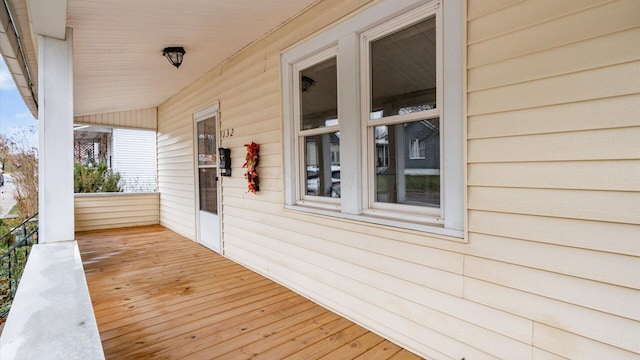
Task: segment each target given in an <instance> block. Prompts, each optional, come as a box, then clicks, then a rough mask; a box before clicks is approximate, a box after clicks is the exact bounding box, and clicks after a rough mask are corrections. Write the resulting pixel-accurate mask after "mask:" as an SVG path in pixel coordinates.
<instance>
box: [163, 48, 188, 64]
mask: <svg viewBox="0 0 640 360" xmlns="http://www.w3.org/2000/svg"><path fill="white" fill-rule="evenodd" d="M184 54H185V51H184V48H183V47H182V46H179V47H178V46H173V47H167V48H164V50H162V55H163V56H164V57H166V58H167V60H169V62H170V63H171V65H173V66H175V67H176V68H179V67H180V65H182V57H183V56H184Z"/></svg>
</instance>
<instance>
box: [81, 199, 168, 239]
mask: <svg viewBox="0 0 640 360" xmlns="http://www.w3.org/2000/svg"><path fill="white" fill-rule="evenodd" d="M159 198H160V195H159V194H158V193H147V194H130V193H98V194H75V225H76V231H88V230H100V229H114V228H119V227H128V226H141V225H154V224H158V223H159V222H160V217H159V213H160V210H159V209H160V201H159Z"/></svg>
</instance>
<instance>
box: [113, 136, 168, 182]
mask: <svg viewBox="0 0 640 360" xmlns="http://www.w3.org/2000/svg"><path fill="white" fill-rule="evenodd" d="M112 140H113V144H112V150H111V169H113V171H117V172H119V173H120V184H121V186H122V188H123V191H124V192H151V191H156V190H157V185H156V133H155V131H146V130H138V129H135V130H134V129H119V128H116V129H113V132H112Z"/></svg>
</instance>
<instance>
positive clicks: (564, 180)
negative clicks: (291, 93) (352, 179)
mask: <svg viewBox="0 0 640 360" xmlns="http://www.w3.org/2000/svg"><path fill="white" fill-rule="evenodd" d="M378 3H379V2H377V1H367V0H324V1H321V2H319V3H318V4H317V5H316V6H314V7H313V8H311V9H310V10H309V11H307V12H305V13H303V14H301V15H300V16H299V17H297V18H296V19H294V20H292V21H291V22H289V23H287V24H285V25H284V26H283V27H282V28H280V29H278V30H276V31H274V32H273V33H271V34H269V35H268V36H267V37H266V38H264V39H262V40H260V41H257V42H256V43H254V44H253V45H252V46H250V47H248V48H246V49H245V50H244V51H242V52H241V53H239V54H237V55H236V56H234V57H232V58H231V59H229V60H227V61H226V62H224V63H223V64H222V65H221V66H218V67H216V68H214V69H213V70H212V71H211V72H209V73H208V74H206V75H205V76H204V77H203V78H201V79H200V80H198V81H197V82H195V83H194V84H192V85H191V86H189V87H188V88H186V89H185V90H184V91H182V92H180V93H178V94H176V95H175V96H173V97H172V98H171V99H170V100H168V101H167V102H165V103H164V104H162V105H161V106H160V107H159V109H158V114H159V129H158V153H159V158H158V163H159V165H158V171H159V177H160V191H161V192H162V197H161V200H160V202H161V222H162V224H164V225H165V226H167V227H169V228H171V229H173V230H176V231H178V232H179V233H181V234H186V235H191V238H192V239H193V238H195V199H194V192H195V189H194V181H193V180H194V179H193V174H194V170H193V166H194V164H193V127H192V115H193V113H194V112H197V111H198V110H201V109H203V108H205V107H207V106H209V105H211V104H212V103H214V102H215V101H217V100H219V101H220V121H221V129H222V130H224V129H231V128H233V129H234V130H235V132H234V136H232V137H229V138H225V139H222V146H223V147H228V148H231V157H232V161H233V176H232V177H229V178H224V179H222V181H223V185H222V186H223V194H222V217H223V224H222V226H223V236H224V253H225V255H226V256H228V257H229V258H231V259H233V260H234V261H237V262H239V263H241V264H243V265H245V266H247V267H249V268H251V269H253V270H255V271H257V272H260V273H262V274H264V275H266V276H268V277H270V278H272V279H274V280H276V281H278V282H280V283H282V284H285V285H286V286H289V287H290V288H292V289H294V290H295V291H297V292H299V293H301V294H303V295H305V296H307V297H309V298H311V299H313V300H314V301H316V302H318V303H320V304H322V305H325V306H327V307H329V308H330V309H332V310H335V311H337V312H339V313H340V314H342V315H345V316H347V317H348V318H350V319H353V320H355V321H357V322H358V323H360V324H362V325H364V326H366V327H368V328H370V329H372V330H375V331H376V332H378V333H380V334H382V335H384V336H386V337H388V338H390V339H391V340H392V341H394V342H396V343H398V344H400V345H402V346H404V347H407V348H409V349H410V350H412V351H415V352H416V353H418V354H420V355H422V356H424V357H427V358H432V359H436V360H439V359H447V360H450V359H462V358H463V357H465V358H466V359H496V358H502V359H525V360H526V359H560V358H572V359H583V358H584V359H586V358H592V359H602V358H612V359H637V358H638V356H639V355H640V348H639V346H640V345H639V343H638V341H637V338H638V334H640V314H638V309H637V306H634V305H635V304H637V303H638V302H639V301H640V298H639V296H640V295H639V294H640V292H639V290H638V289H640V283H639V282H640V274H639V273H638V269H640V247H638V232H639V231H640V230H639V226H638V224H637V222H638V218H640V213H639V211H640V208H639V206H638V205H637V204H640V198H639V196H638V194H640V192H639V191H638V190H639V189H640V172H639V171H638V169H640V153H639V150H638V146H637V138H638V136H637V135H638V131H639V130H640V121H639V120H638V116H637V114H638V113H639V112H640V109H638V104H639V103H640V102H639V100H640V83H638V82H637V81H634V80H633V79H634V78H633V77H632V76H631V75H633V74H634V73H635V74H637V70H638V68H639V64H640V50H639V48H638V47H637V46H633V45H634V44H635V43H637V39H638V36H639V34H640V33H639V30H638V29H639V28H640V20H638V16H637V14H638V13H640V3H638V2H637V1H635V0H631V1H624V0H622V1H604V0H602V1H594V0H570V1H569V0H567V1H555V0H535V1H521V0H496V1H490V2H489V1H485V0H468V1H467V2H466V5H467V7H466V11H464V12H463V13H466V14H468V15H467V16H468V18H466V19H465V20H466V21H465V23H466V26H465V27H463V26H461V27H462V28H461V29H460V30H461V31H463V32H464V33H465V34H468V39H467V44H468V45H467V47H466V53H467V55H466V56H465V58H464V59H466V62H465V64H464V65H460V66H465V69H467V79H466V81H467V86H466V88H467V91H466V92H465V96H466V101H467V102H468V109H466V112H467V113H468V115H469V116H468V118H466V129H465V130H466V131H464V134H467V138H462V139H461V141H464V142H465V145H466V153H467V154H468V155H467V159H468V163H467V164H466V169H465V170H466V178H467V180H466V181H467V182H466V183H465V185H466V191H467V192H468V194H467V197H468V200H467V201H466V204H465V205H466V207H468V210H467V211H465V212H466V213H467V219H466V226H465V230H466V231H468V239H467V240H468V244H467V243H462V242H455V241H451V240H450V237H445V236H440V235H434V234H426V233H424V232H417V231H412V230H406V229H399V228H397V227H393V226H385V225H380V224H369V223H363V222H359V221H353V220H349V219H341V218H336V217H327V216H322V215H317V214H311V213H302V212H298V211H291V210H287V209H284V204H285V200H284V199H285V191H284V178H285V177H287V176H289V175H290V174H287V169H286V168H285V167H283V162H284V155H285V154H283V142H282V139H283V131H284V129H283V111H282V105H281V100H280V99H281V96H282V93H281V91H283V90H281V84H282V79H281V77H280V73H281V70H280V69H281V64H280V55H281V54H282V53H283V52H285V51H287V50H289V49H290V48H291V47H292V46H295V45H298V44H301V43H303V42H304V41H305V40H306V39H309V38H310V37H311V36H313V35H315V34H319V33H320V32H321V31H322V30H325V29H327V28H328V27H331V26H338V27H339V26H340V24H342V23H343V20H342V19H345V18H351V15H353V14H357V13H360V12H361V11H364V10H366V9H367V8H369V6H368V5H374V4H378ZM394 3H395V4H396V6H402V5H407V3H408V1H406V0H395V1H394ZM442 4H443V6H444V10H445V16H446V9H447V7H451V6H457V5H461V4H462V1H460V2H457V3H454V2H452V1H450V0H444V1H442ZM456 4H457V5H456ZM361 8H362V9H361ZM390 13H392V11H390ZM351 40H352V41H357V39H351ZM603 46H604V48H606V49H607V50H606V51H604V50H603V49H604V48H603ZM585 54H587V55H588V56H585ZM464 59H461V60H460V61H462V60H464ZM352 60H353V59H352ZM338 71H340V70H338ZM445 72H446V69H445ZM445 75H446V74H445ZM445 77H446V76H445ZM516 94H517V96H516ZM523 94H524V95H523ZM525 95H526V96H525ZM445 101H446V99H445ZM340 105H342V104H340ZM460 109H461V110H460V111H463V110H465V109H464V108H462V107H460ZM445 116H446V115H445ZM342 125H343V124H341V126H342ZM341 131H343V129H341ZM355 131H357V129H356V130H355ZM251 141H255V142H256V143H258V144H260V146H261V148H260V163H259V165H258V173H259V175H260V179H261V191H259V192H258V194H256V195H254V194H250V193H247V188H246V179H244V177H243V173H244V171H243V169H242V168H241V165H242V163H243V162H244V156H245V150H244V146H243V145H244V144H246V143H249V142H251ZM341 155H342V156H341V159H340V160H341V163H342V164H344V161H345V159H344V154H341ZM343 166H344V165H343ZM463 179H464V178H463ZM462 181H464V180H462Z"/></svg>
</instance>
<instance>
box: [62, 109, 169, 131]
mask: <svg viewBox="0 0 640 360" xmlns="http://www.w3.org/2000/svg"><path fill="white" fill-rule="evenodd" d="M73 122H74V124H92V125H105V126H109V127H122V128H134V129H149V130H156V129H157V127H158V116H157V109H156V108H148V109H138V110H127V111H116V112H110V113H103V114H93V115H83V116H74V118H73Z"/></svg>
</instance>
